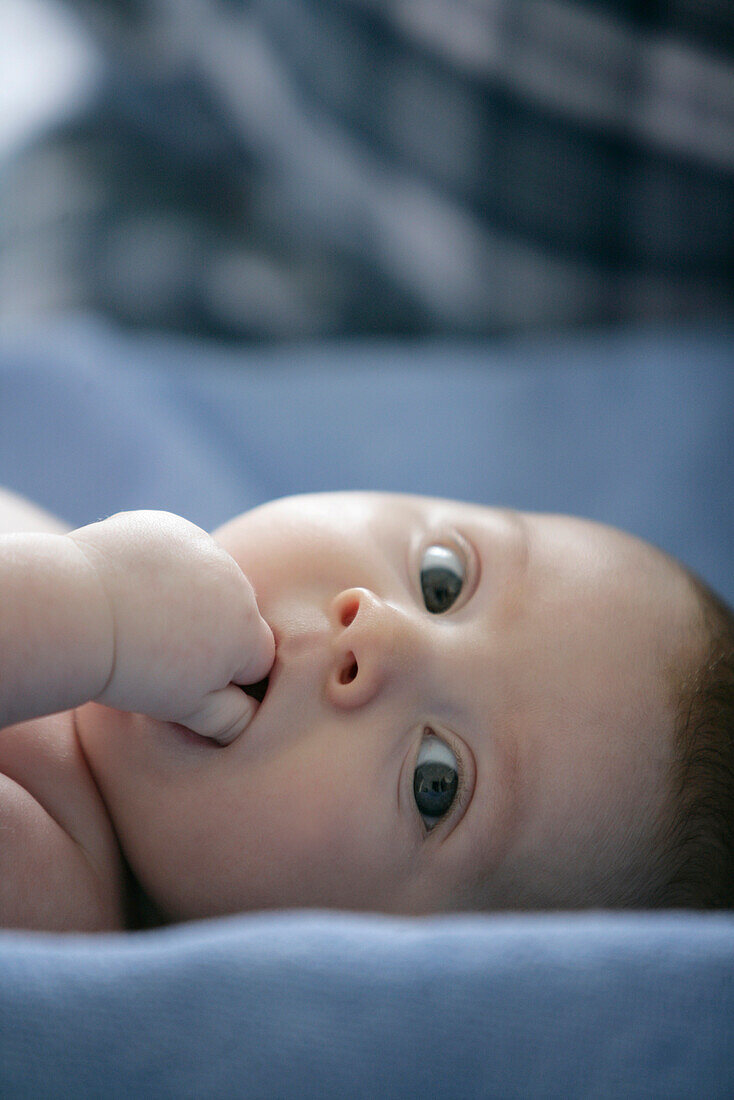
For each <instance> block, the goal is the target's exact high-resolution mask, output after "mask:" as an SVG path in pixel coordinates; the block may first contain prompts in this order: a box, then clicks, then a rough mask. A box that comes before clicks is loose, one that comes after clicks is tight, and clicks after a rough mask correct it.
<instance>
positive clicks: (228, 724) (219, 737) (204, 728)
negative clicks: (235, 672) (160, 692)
mask: <svg viewBox="0 0 734 1100" xmlns="http://www.w3.org/2000/svg"><path fill="white" fill-rule="evenodd" d="M257 707H258V704H257V703H256V702H255V700H254V699H251V698H250V697H249V695H245V693H244V691H242V690H241V688H238V687H235V686H234V684H228V685H227V687H225V688H221V690H220V691H210V692H209V694H208V695H205V696H204V699H203V700H202V704H201V706H200V707H199V709H198V710H196V711H194V712H193V713H192V714H189V715H187V717H186V718H182V719H181V724H182V725H184V726H188V728H189V729H191V730H193V731H194V733H198V734H200V735H201V736H202V737H211V738H212V740H214V741H218V742H219V744H220V745H229V744H230V743H231V742H232V741H234V740H235V738H237V737H239V735H240V734H241V733H242V732H243V731H244V730H246V729H247V727H248V726H249V724H250V722H251V721H252V719H253V717H254V715H255V711H256V710H257Z"/></svg>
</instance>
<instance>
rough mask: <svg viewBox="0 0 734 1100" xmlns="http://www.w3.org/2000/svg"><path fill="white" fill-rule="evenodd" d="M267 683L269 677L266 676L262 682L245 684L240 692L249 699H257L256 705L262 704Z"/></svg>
mask: <svg viewBox="0 0 734 1100" xmlns="http://www.w3.org/2000/svg"><path fill="white" fill-rule="evenodd" d="M269 683H270V677H269V676H266V677H265V679H264V680H258V682H257V683H256V684H247V685H246V686H245V687H243V689H242V690H243V691H244V693H245V695H249V696H250V698H251V699H257V701H258V703H262V701H263V699H264V698H265V692H266V691H267V690H268V684H269Z"/></svg>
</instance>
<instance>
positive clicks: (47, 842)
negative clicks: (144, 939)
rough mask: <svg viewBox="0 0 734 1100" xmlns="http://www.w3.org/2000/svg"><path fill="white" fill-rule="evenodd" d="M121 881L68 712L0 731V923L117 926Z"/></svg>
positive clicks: (114, 848)
mask: <svg viewBox="0 0 734 1100" xmlns="http://www.w3.org/2000/svg"><path fill="white" fill-rule="evenodd" d="M122 880H123V874H122V869H121V859H120V856H119V851H118V849H117V843H116V840H115V838H114V833H113V831H112V827H111V825H110V823H109V820H108V818H107V814H106V812H105V810H104V806H103V804H102V800H101V797H100V795H99V792H98V791H97V789H96V786H95V784H94V781H93V780H92V778H91V776H90V775H89V772H88V769H87V767H86V763H85V761H84V759H83V756H82V754H81V750H80V748H79V745H78V742H77V740H76V737H75V735H74V730H73V722H72V716H71V713H70V712H66V713H63V714H55V715H50V716H48V717H46V718H42V719H35V720H33V721H31V722H22V723H19V724H18V725H15V726H8V727H6V728H5V729H3V730H0V927H5V928H26V929H37V930H43V931H57V932H66V931H88V932H94V931H115V930H118V929H122V928H123V927H124V916H123V887H122Z"/></svg>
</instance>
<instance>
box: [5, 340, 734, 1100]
mask: <svg viewBox="0 0 734 1100" xmlns="http://www.w3.org/2000/svg"><path fill="white" fill-rule="evenodd" d="M732 336H733V334H732V332H731V331H725V330H718V331H715V332H709V333H704V332H702V331H694V330H680V331H678V332H665V331H655V330H651V329H647V330H645V331H638V332H628V333H622V334H616V335H612V334H605V333H600V334H596V335H592V334H590V335H588V336H586V337H576V338H573V339H571V338H569V339H562V338H561V337H560V336H556V337H552V338H547V339H540V338H538V339H537V340H532V341H529V340H524V341H522V342H513V343H473V344H468V343H451V342H443V343H425V344H422V343H417V344H395V345H391V344H386V343H377V342H376V343H365V342H362V343H344V344H330V345H319V346H311V347H298V346H294V347H291V348H282V349H280V350H277V351H276V350H269V351H262V350H256V349H250V350H248V351H246V352H244V351H243V352H235V351H233V350H227V351H224V350H221V349H217V348H216V347H214V346H213V345H207V344H197V343H195V342H193V341H182V340H174V339H170V338H165V339H163V338H160V339H155V338H139V337H137V338H131V337H128V336H123V335H122V334H120V333H119V332H115V331H113V330H110V329H108V328H106V327H104V326H102V325H100V324H98V323H96V322H93V321H90V320H86V321H84V320H79V321H78V322H75V323H73V324H69V325H66V326H62V327H59V328H56V329H54V330H49V331H47V332H46V333H38V332H36V333H35V334H34V335H33V336H26V337H22V336H20V335H18V336H16V337H14V338H12V339H11V338H9V337H6V339H5V340H4V342H3V344H2V346H1V347H0V483H1V484H5V485H8V486H9V487H11V488H15V489H16V490H19V491H20V492H23V493H26V494H27V495H28V496H30V497H31V498H32V499H34V500H37V501H38V502H39V503H41V504H44V505H45V506H46V507H48V508H50V509H51V510H53V511H55V512H56V513H57V514H60V515H61V516H63V517H65V518H67V519H68V520H69V522H71V523H73V524H75V525H76V524H81V523H85V522H89V521H91V520H94V519H96V518H98V517H99V516H102V515H106V514H109V513H110V512H113V511H116V510H119V509H124V508H141V507H146V508H168V509H171V510H173V511H177V512H180V513H182V514H183V515H186V516H188V517H189V518H191V519H193V520H195V521H196V522H198V523H200V524H202V525H203V526H206V527H211V526H213V525H215V524H217V523H219V522H221V521H223V520H224V519H226V518H228V517H229V516H230V515H232V514H234V513H236V512H237V511H239V510H241V509H244V508H247V507H250V506H251V505H253V504H255V503H258V502H259V501H262V500H265V499H268V498H270V497H272V496H277V495H280V494H284V493H291V492H298V491H303V490H316V489H338V488H374V489H390V490H397V491H408V492H426V493H431V494H434V495H446V496H457V497H460V498H463V499H467V500H477V501H483V502H486V503H497V504H506V505H511V506H514V507H521V508H528V509H538V510H547V511H564V512H578V513H580V514H582V515H587V516H591V517H594V518H598V519H601V520H604V521H607V522H610V523H614V524H617V525H619V526H622V527H625V528H627V529H629V530H632V531H635V532H636V533H638V534H640V535H642V536H643V537H646V538H649V539H651V540H652V541H654V542H657V543H658V544H659V545H661V546H663V547H664V548H665V549H667V550H669V551H671V552H672V553H674V554H677V555H679V556H680V557H682V558H684V560H686V562H687V563H688V564H689V565H691V566H693V567H694V568H696V569H698V571H699V572H700V573H701V574H702V575H703V576H704V577H705V579H706V580H708V581H709V582H710V583H712V584H713V585H714V586H715V587H717V588H718V589H719V590H721V591H722V592H723V594H724V595H725V596H727V597H728V599H729V600H731V599H732V598H734V581H733V579H732V569H731V564H732V548H733V547H734V508H733V507H732V504H733V501H732V496H733V491H732V470H733V469H734V462H733V460H734V439H733V438H732V409H733V408H734V371H733V370H732V367H734V357H733V355H732V346H733V340H732ZM0 1095H1V1096H3V1097H5V1096H10V1097H14V1096H19V1097H26V1096H27V1097H37V1096H44V1097H68V1096H80V1097H81V1096H84V1097H94V1096H100V1097H101V1096H104V1097H118V1096H119V1097H124V1096H141V1097H143V1096H144V1097H159V1096H160V1097H189V1096H190V1097H209V1096H211V1097H215V1096H216V1097H220V1096H221V1097H230V1096H232V1097H234V1096H251V1097H275V1096H278V1097H280V1096H299V1097H318V1098H319V1100H321V1098H323V1097H328V1096H355V1097H374V1096H382V1097H391V1096H418V1095H420V1096H462V1097H474V1096H476V1097H528V1096H533V1097H536V1096H540V1097H542V1096H549V1097H551V1096H553V1097H555V1096H557V1097H575V1096H578V1097H606V1096H620V1097H637V1096H640V1097H642V1096H646V1097H649V1096H660V1097H671V1096H675V1097H700V1096H706V1097H729V1096H732V1095H734V915H730V914H700V913H667V914H651V913H616V914H613V913H603V912H592V913H586V914H563V913H558V914H536V915H528V914H524V915H523V914H512V913H506V914H497V915H475V916H453V917H440V918H432V919H416V920H409V919H395V918H388V917H385V916H381V915H378V914H357V913H341V912H334V913H324V912H313V911H311V912H308V911H302V912H301V911H292V912H288V913H256V914H248V915H244V916H240V917H232V918H227V919H223V920H219V921H207V922H194V923H191V924H187V925H182V926H179V927H177V928H169V929H159V930H155V931H151V932H141V933H135V934H120V935H106V936H99V937H84V936H51V935H44V934H38V933H23V932H9V931H6V932H0Z"/></svg>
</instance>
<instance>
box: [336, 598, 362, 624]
mask: <svg viewBox="0 0 734 1100" xmlns="http://www.w3.org/2000/svg"><path fill="white" fill-rule="evenodd" d="M358 611H359V600H358V599H356V597H353V598H352V599H350V600H347V601H346V602H345V604H344V606H343V607H342V609H341V614H340V616H339V620H340V622H341V624H342V626H344V627H346V626H349V624H350V623H352V622H354V617H355V615H356V614H357V612H358Z"/></svg>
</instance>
